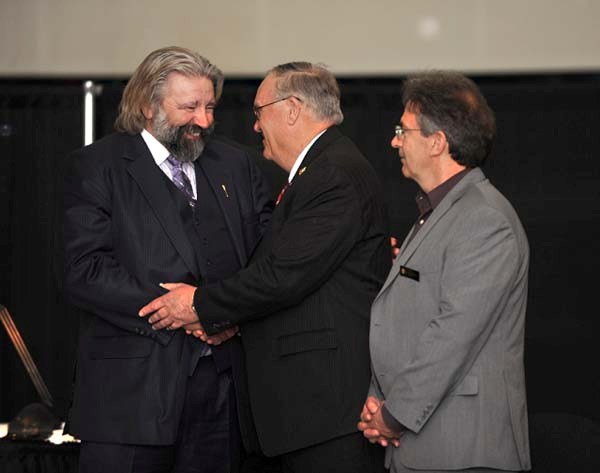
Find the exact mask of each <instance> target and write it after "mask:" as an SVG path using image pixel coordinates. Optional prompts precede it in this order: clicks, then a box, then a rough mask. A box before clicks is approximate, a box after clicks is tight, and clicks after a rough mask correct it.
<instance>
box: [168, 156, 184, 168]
mask: <svg viewBox="0 0 600 473" xmlns="http://www.w3.org/2000/svg"><path fill="white" fill-rule="evenodd" d="M167 162H168V163H169V166H171V169H176V170H177V171H181V170H182V169H183V167H182V166H183V163H182V162H181V161H179V160H178V159H177V158H176V157H175V156H173V155H172V154H170V155H169V157H168V158H167Z"/></svg>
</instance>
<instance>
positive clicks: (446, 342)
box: [370, 169, 530, 470]
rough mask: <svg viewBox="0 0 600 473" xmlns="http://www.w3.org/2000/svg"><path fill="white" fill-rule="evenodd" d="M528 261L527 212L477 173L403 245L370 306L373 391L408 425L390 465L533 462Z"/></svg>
mask: <svg viewBox="0 0 600 473" xmlns="http://www.w3.org/2000/svg"><path fill="white" fill-rule="evenodd" d="M528 266H529V246H528V243H527V237H526V235H525V232H524V230H523V228H522V226H521V223H520V221H519V218H518V217H517V214H516V213H515V211H514V209H513V208H512V206H511V205H510V204H509V202H508V201H507V200H506V199H505V198H504V197H503V196H502V195H501V194H500V193H499V192H498V191H497V190H496V188H494V187H493V186H492V185H491V183H490V182H489V181H488V180H487V179H486V178H485V176H484V174H483V172H482V171H481V170H480V169H474V170H472V171H471V172H469V173H468V174H467V175H466V176H465V177H464V178H463V179H462V180H461V181H460V182H459V183H458V184H457V185H456V186H455V187H454V188H453V189H452V190H451V191H450V192H449V193H448V194H447V195H446V197H444V199H443V200H442V201H441V202H440V204H439V205H438V206H437V207H436V208H435V210H434V211H433V213H432V214H431V215H430V217H429V219H428V220H427V222H426V223H425V225H424V226H423V228H421V229H420V231H419V232H418V233H417V235H416V236H415V238H414V239H413V240H412V241H410V242H408V243H407V242H406V241H405V242H404V244H403V245H402V247H401V251H400V254H399V255H398V257H397V258H396V260H395V261H394V265H393V267H392V270H391V271H390V274H389V275H388V278H387V280H386V282H385V284H384V285H383V288H382V289H381V291H380V293H379V295H378V296H377V298H376V299H375V301H374V303H373V307H372V314H371V334H370V349H371V356H372V364H373V378H372V383H371V395H376V396H378V397H379V398H381V399H385V403H386V406H387V408H388V410H389V412H390V413H391V414H392V415H393V416H394V417H395V418H396V419H397V420H398V421H400V422H401V423H402V424H403V425H404V426H405V427H406V428H407V429H408V430H407V432H406V433H405V435H403V436H402V437H401V439H400V447H399V448H397V449H394V448H393V447H388V452H387V456H386V463H387V464H388V466H389V464H390V462H394V463H395V464H403V465H405V466H407V467H411V468H419V469H435V470H443V469H464V468H469V467H487V468H497V469H504V470H527V469H529V468H530V457H529V438H528V426H527V409H526V396H525V374H524V367H523V342H524V330H525V310H526V302H527V277H528V276H527V275H528Z"/></svg>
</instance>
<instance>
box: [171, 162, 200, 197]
mask: <svg viewBox="0 0 600 473" xmlns="http://www.w3.org/2000/svg"><path fill="white" fill-rule="evenodd" d="M167 163H168V164H169V168H170V169H171V175H172V176H173V177H172V181H173V184H175V185H176V186H177V188H178V189H179V190H180V191H181V192H183V194H184V195H185V196H186V198H187V200H188V201H189V202H190V205H192V204H193V202H195V199H194V191H193V190H192V184H191V182H190V180H189V179H188V177H187V175H186V174H185V172H183V167H182V164H183V163H182V162H181V161H179V160H178V159H176V158H175V157H174V156H171V155H170V156H169V157H168V158H167Z"/></svg>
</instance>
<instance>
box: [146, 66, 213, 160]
mask: <svg viewBox="0 0 600 473" xmlns="http://www.w3.org/2000/svg"><path fill="white" fill-rule="evenodd" d="M215 106H216V100H215V91H214V86H213V83H212V82H211V81H210V79H208V78H206V77H201V76H193V77H188V76H184V75H182V74H179V73H176V72H173V73H171V74H170V75H169V76H168V78H167V81H166V84H165V93H164V98H163V100H162V102H161V103H160V105H158V106H155V107H147V108H146V109H145V110H144V115H145V116H146V119H147V123H146V128H147V130H148V131H149V132H150V133H151V134H152V135H153V136H154V137H155V138H156V139H157V140H158V141H160V142H161V143H162V144H163V145H164V146H165V148H167V149H168V150H169V152H170V153H171V154H172V155H173V156H175V158H177V159H179V160H180V161H194V160H195V159H196V158H198V156H200V154H201V153H202V150H203V149H204V146H205V144H206V140H207V138H208V136H209V135H210V133H212V130H213V127H214V121H215V118H214V109H215Z"/></svg>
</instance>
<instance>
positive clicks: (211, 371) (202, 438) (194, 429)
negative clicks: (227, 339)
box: [79, 356, 242, 473]
mask: <svg viewBox="0 0 600 473" xmlns="http://www.w3.org/2000/svg"><path fill="white" fill-rule="evenodd" d="M241 454H242V446H241V437H240V432H239V424H238V416H237V411H236V407H235V394H234V389H233V382H232V379H231V371H230V370H227V371H224V372H221V373H218V372H217V370H216V368H215V364H214V361H213V358H212V356H207V357H203V358H200V360H199V362H198V365H197V366H196V369H195V370H194V373H193V374H192V375H191V376H190V377H189V379H188V384H187V389H186V394H185V401H184V407H183V413H182V416H181V422H180V424H179V429H178V435H177V442H176V443H175V444H174V445H168V446H152V445H124V444H115V443H98V442H82V445H81V451H80V457H79V472H80V473H106V472H109V473H192V472H193V473H230V472H231V473H236V472H238V471H239V470H240V458H241Z"/></svg>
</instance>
